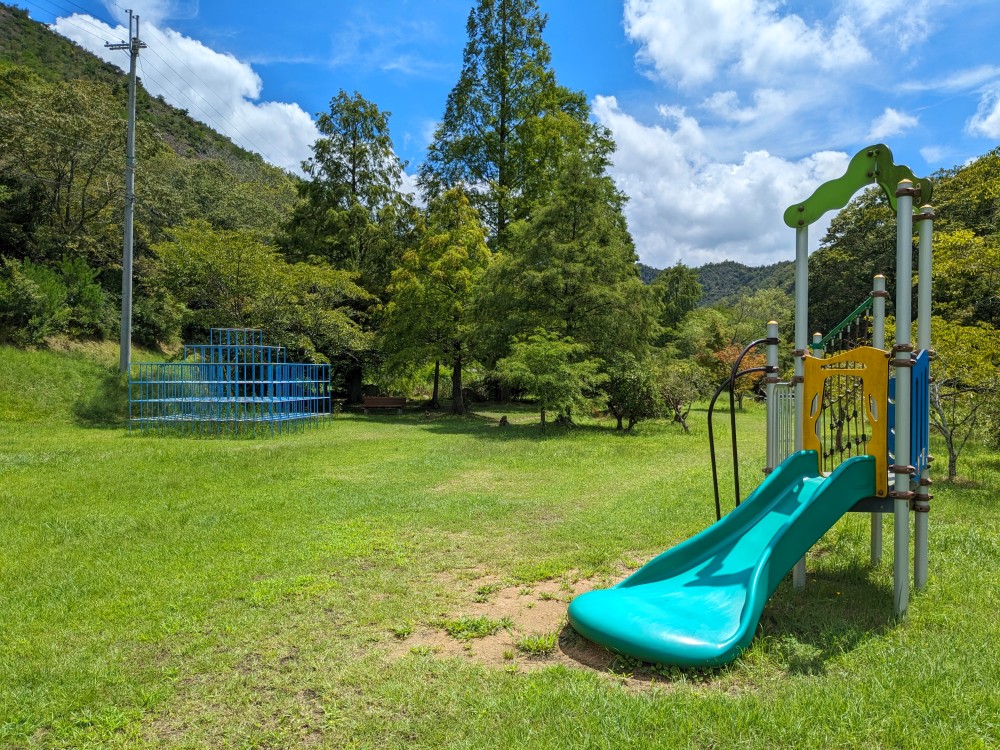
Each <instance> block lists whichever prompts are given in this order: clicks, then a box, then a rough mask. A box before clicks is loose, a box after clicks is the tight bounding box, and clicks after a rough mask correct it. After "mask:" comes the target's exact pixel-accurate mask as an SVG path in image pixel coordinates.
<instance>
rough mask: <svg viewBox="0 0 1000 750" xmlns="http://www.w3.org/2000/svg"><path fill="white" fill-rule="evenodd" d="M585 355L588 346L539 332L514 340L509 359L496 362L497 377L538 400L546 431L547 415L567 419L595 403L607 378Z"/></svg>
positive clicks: (545, 332) (595, 363)
mask: <svg viewBox="0 0 1000 750" xmlns="http://www.w3.org/2000/svg"><path fill="white" fill-rule="evenodd" d="M586 354H587V347H586V346H585V345H583V344H580V343H577V342H575V341H573V340H572V339H569V338H566V337H563V336H559V335H558V334H555V333H551V332H547V331H544V330H542V329H538V330H536V331H534V332H533V333H530V334H528V335H526V336H521V337H518V338H517V340H515V342H514V344H513V346H512V347H511V352H510V356H508V357H505V358H504V359H502V360H500V361H499V362H498V363H497V375H498V377H499V378H500V379H501V380H502V381H504V382H506V383H507V384H509V385H510V386H513V387H515V388H523V389H524V390H525V391H527V394H528V396H529V397H531V398H534V399H536V400H537V401H538V406H539V410H540V416H541V423H542V429H543V430H544V429H545V425H546V415H547V413H548V412H550V411H553V410H555V411H557V412H558V413H559V414H560V415H563V416H568V415H569V414H571V413H572V411H573V409H574V408H581V407H582V408H585V407H587V406H591V405H594V404H595V402H596V400H597V399H596V398H595V396H594V393H595V390H596V388H598V387H599V386H600V384H601V383H602V382H603V381H604V376H602V375H601V373H600V372H599V366H600V365H599V363H598V362H597V360H595V359H590V358H587V356H586Z"/></svg>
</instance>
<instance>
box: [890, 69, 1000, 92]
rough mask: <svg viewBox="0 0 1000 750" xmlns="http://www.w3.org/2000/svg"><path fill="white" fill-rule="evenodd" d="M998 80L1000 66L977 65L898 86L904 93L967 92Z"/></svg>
mask: <svg viewBox="0 0 1000 750" xmlns="http://www.w3.org/2000/svg"><path fill="white" fill-rule="evenodd" d="M998 78H1000V66H997V65H977V66H976V67H974V68H967V69H965V70H957V71H955V72H954V73H951V74H949V75H947V76H945V77H944V78H935V79H931V80H929V81H907V82H905V83H902V84H900V85H899V90H900V91H903V92H906V93H918V92H922V91H944V92H956V91H968V90H969V89H975V88H978V87H979V86H982V85H983V84H985V83H989V82H991V81H995V80H997V79H998Z"/></svg>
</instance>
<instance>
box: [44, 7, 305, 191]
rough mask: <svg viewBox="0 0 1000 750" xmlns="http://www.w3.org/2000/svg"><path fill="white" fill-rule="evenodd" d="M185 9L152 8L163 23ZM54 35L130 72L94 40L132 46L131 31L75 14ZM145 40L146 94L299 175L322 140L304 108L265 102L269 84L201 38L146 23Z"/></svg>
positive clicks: (121, 58)
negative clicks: (123, 41) (265, 85)
mask: <svg viewBox="0 0 1000 750" xmlns="http://www.w3.org/2000/svg"><path fill="white" fill-rule="evenodd" d="M180 5H181V4H180V3H164V2H149V3H147V4H146V7H147V9H148V10H150V11H153V12H152V13H151V15H153V16H154V17H155V16H156V15H157V13H159V14H161V17H163V14H168V13H176V12H178V8H179V7H180ZM52 28H53V29H54V30H55V31H57V32H58V33H60V34H62V35H63V36H65V37H68V38H69V39H72V40H73V41H75V42H76V43H77V44H79V45H80V46H82V47H84V48H85V49H88V50H90V51H91V52H93V53H94V54H95V55H97V56H98V57H101V58H103V59H104V60H107V61H109V62H112V63H114V64H116V65H119V66H122V67H127V61H128V58H127V53H125V52H121V51H111V50H108V49H106V48H105V47H104V45H103V39H100V38H98V37H97V36H96V35H95V34H96V33H97V32H98V31H99V32H100V33H101V35H102V36H104V37H105V38H107V39H125V38H127V37H128V30H127V29H125V28H124V27H122V26H119V27H117V28H112V27H110V26H108V25H107V24H105V23H103V22H101V21H99V20H97V19H95V18H92V17H91V16H85V15H80V14H76V15H73V16H69V17H66V18H58V19H56V21H55V23H54V24H53V25H52ZM91 32H93V33H91ZM141 36H142V39H143V41H145V42H146V43H147V44H148V45H149V46H148V48H147V49H145V50H143V51H142V52H141V53H140V56H139V60H140V66H139V71H138V72H139V76H140V78H142V83H143V85H144V86H145V87H146V90H147V91H149V92H150V93H151V94H153V95H154V96H162V97H163V98H164V99H165V100H166V101H168V102H169V103H170V104H173V105H174V106H175V107H180V108H181V109H186V110H188V112H189V114H190V115H191V116H192V117H193V118H195V119H196V120H200V121H201V122H203V123H205V124H207V125H209V126H210V127H212V128H214V129H215V130H217V131H219V132H220V133H223V134H225V135H227V136H228V137H229V138H231V139H232V140H233V141H235V142H236V143H238V144H239V145H240V146H242V147H244V148H246V149H248V150H250V151H255V152H257V153H259V154H261V156H263V157H264V158H265V159H266V160H267V161H269V162H271V163H272V164H276V165H278V166H280V167H284V168H285V169H288V170H291V171H295V172H298V171H299V167H300V163H301V162H302V160H303V159H306V158H308V157H309V156H310V154H311V151H310V146H311V145H312V143H313V142H314V141H315V140H316V138H317V137H318V136H319V133H318V132H317V130H316V126H315V124H314V123H313V121H312V118H311V117H310V116H309V114H308V113H306V112H305V110H303V109H302V108H301V107H300V106H299V105H298V104H287V103H280V102H269V101H260V97H261V93H262V89H263V83H262V81H261V79H260V76H258V75H257V73H255V72H254V70H253V68H251V67H250V66H249V65H248V64H247V63H245V62H241V61H240V60H237V59H236V58H235V57H233V56H232V55H228V54H222V53H219V52H216V51H215V50H213V49H210V48H209V47H206V46H205V45H204V44H202V43H201V42H199V41H197V40H196V39H191V38H190V37H186V36H184V35H183V34H180V33H178V32H176V31H173V30H172V29H161V28H159V27H158V26H156V25H154V24H152V23H148V24H147V23H145V22H144V23H143V25H142V29H141Z"/></svg>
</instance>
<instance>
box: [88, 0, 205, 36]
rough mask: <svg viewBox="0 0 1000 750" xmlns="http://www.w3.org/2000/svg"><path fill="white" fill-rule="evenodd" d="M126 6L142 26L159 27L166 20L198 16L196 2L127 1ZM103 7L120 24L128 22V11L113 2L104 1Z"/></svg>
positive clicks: (181, 0) (179, 0)
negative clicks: (136, 16) (151, 25)
mask: <svg viewBox="0 0 1000 750" xmlns="http://www.w3.org/2000/svg"><path fill="white" fill-rule="evenodd" d="M128 6H129V7H130V8H131V9H132V12H133V13H135V14H136V15H138V16H139V17H140V19H141V21H142V23H143V24H146V23H150V24H155V25H160V24H162V23H163V22H164V21H166V20H167V19H168V18H195V17H197V15H198V0H129V2H128ZM104 7H105V8H107V9H108V12H109V13H111V14H112V16H114V17H115V18H117V19H118V20H119V21H121V22H122V23H125V22H126V21H128V11H127V10H126V9H125V8H123V7H122V6H121V5H119V4H118V3H116V2H115V1H114V0H104ZM141 31H142V30H141V29H140V32H141Z"/></svg>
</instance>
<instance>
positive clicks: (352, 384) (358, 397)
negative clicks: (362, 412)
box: [346, 365, 365, 404]
mask: <svg viewBox="0 0 1000 750" xmlns="http://www.w3.org/2000/svg"><path fill="white" fill-rule="evenodd" d="M346 379H347V403H349V404H360V403H361V402H362V401H363V400H364V395H365V394H364V393H363V391H362V389H361V385H362V383H361V366H360V365H358V366H356V367H353V368H351V369H350V370H349V371H348V373H347V378H346Z"/></svg>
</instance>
